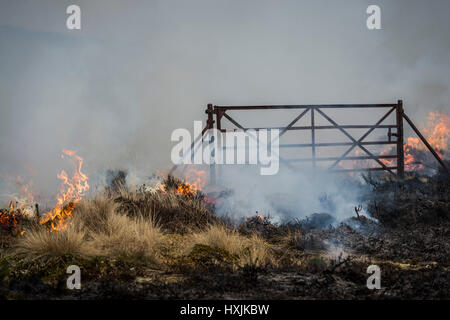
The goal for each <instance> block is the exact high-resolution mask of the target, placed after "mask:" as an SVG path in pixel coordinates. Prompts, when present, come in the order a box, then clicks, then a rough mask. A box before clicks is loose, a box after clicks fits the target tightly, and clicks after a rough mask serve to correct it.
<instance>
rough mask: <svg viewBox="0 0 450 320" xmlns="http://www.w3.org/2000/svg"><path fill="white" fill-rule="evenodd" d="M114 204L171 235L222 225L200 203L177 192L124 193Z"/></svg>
mask: <svg viewBox="0 0 450 320" xmlns="http://www.w3.org/2000/svg"><path fill="white" fill-rule="evenodd" d="M115 201H116V202H117V203H118V204H119V209H120V210H121V211H122V212H125V213H127V215H129V216H131V217H141V216H143V217H145V218H150V219H152V220H153V221H155V222H156V223H158V225H160V226H161V228H162V229H164V230H166V231H169V232H176V233H190V232H196V231H199V230H204V229H205V226H207V225H209V224H212V223H217V222H218V221H219V219H218V218H217V217H216V216H215V215H214V213H213V212H212V211H211V210H209V209H208V208H207V206H206V204H205V202H203V201H202V200H201V199H197V198H195V197H189V196H185V195H180V194H177V193H175V192H174V191H168V192H147V191H145V190H137V191H130V192H121V193H120V195H119V196H117V197H116V198H115Z"/></svg>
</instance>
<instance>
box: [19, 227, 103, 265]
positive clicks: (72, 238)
mask: <svg viewBox="0 0 450 320" xmlns="http://www.w3.org/2000/svg"><path fill="white" fill-rule="evenodd" d="M14 249H15V251H16V253H18V254H20V255H24V256H26V257H27V258H50V257H59V256H66V255H71V256H89V255H92V254H95V249H94V248H93V247H92V246H91V245H90V243H88V242H86V241H85V233H84V232H83V231H82V230H79V228H77V226H74V225H73V224H72V225H69V226H68V227H67V228H66V229H65V230H61V231H58V232H49V231H48V230H47V229H46V228H43V227H40V228H39V227H37V226H36V227H34V228H32V229H30V230H27V231H26V232H25V234H24V235H23V237H21V238H20V239H18V241H17V242H16V243H15V244H14Z"/></svg>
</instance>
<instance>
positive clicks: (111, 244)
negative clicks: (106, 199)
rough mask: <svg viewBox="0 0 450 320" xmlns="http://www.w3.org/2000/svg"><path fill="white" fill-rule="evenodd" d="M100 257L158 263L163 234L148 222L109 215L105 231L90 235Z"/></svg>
mask: <svg viewBox="0 0 450 320" xmlns="http://www.w3.org/2000/svg"><path fill="white" fill-rule="evenodd" d="M92 237H93V244H94V246H95V247H96V248H98V249H99V250H100V252H101V255H106V256H114V257H128V258H134V259H147V260H151V261H154V262H157V261H158V255H159V249H160V247H161V245H162V241H163V234H162V232H161V230H160V229H159V228H158V227H157V226H156V225H155V224H154V223H153V222H152V221H150V220H148V219H144V218H129V217H127V216H125V215H120V214H114V215H111V216H110V217H109V218H108V220H107V221H106V224H105V231H104V232H100V233H95V234H92Z"/></svg>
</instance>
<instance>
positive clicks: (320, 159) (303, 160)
mask: <svg viewBox="0 0 450 320" xmlns="http://www.w3.org/2000/svg"><path fill="white" fill-rule="evenodd" d="M395 158H397V155H387V156H381V155H380V156H355V157H343V158H341V157H327V158H315V160H316V161H336V160H342V161H344V160H370V159H395ZM313 160H314V159H313V158H304V159H286V160H285V161H286V162H310V161H313Z"/></svg>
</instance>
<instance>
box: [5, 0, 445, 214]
mask: <svg viewBox="0 0 450 320" xmlns="http://www.w3.org/2000/svg"><path fill="white" fill-rule="evenodd" d="M378 3H379V5H380V6H381V10H382V28H383V29H382V30H377V31H369V30H367V28H366V25H365V19H366V14H365V11H366V8H367V6H368V5H369V4H371V3H370V1H359V0H352V1H345V3H344V2H342V1H339V2H337V1H330V0H328V1H312V0H311V1H282V2H280V1H256V0H252V1H232V2H231V1H209V0H208V1H206V0H196V1H189V2H186V1H181V0H177V1H156V0H155V1H138V0H136V1H133V2H132V3H130V2H128V1H119V0H114V1H113V0H98V1H77V4H79V5H80V7H81V10H82V30H80V31H73V30H72V31H69V30H67V29H66V28H65V18H66V14H65V8H66V7H67V6H68V5H69V4H72V1H51V0H44V1H18V0H14V1H12V0H4V1H2V2H1V4H0V6H1V9H0V21H1V25H0V69H1V70H2V72H1V73H0V176H1V178H2V179H0V194H2V195H5V194H9V193H11V192H13V191H11V188H12V185H11V184H10V183H8V182H7V180H8V179H9V178H11V177H17V176H19V175H22V176H24V177H25V178H26V177H29V178H30V179H33V181H34V187H35V189H34V191H35V192H40V193H42V194H44V195H50V194H52V193H54V191H55V190H56V189H57V186H58V184H59V181H58V179H57V178H56V175H57V173H58V172H59V171H60V170H61V168H63V167H64V166H65V165H66V164H65V163H64V160H61V159H60V152H61V150H62V148H69V149H73V150H76V151H77V154H79V155H80V156H82V157H83V158H84V159H85V162H84V169H85V172H86V173H87V174H88V175H89V177H90V181H98V183H101V182H102V181H105V173H106V172H107V170H109V169H124V170H127V171H128V172H130V173H131V172H135V173H136V174H135V176H137V175H139V176H150V175H151V174H152V173H153V172H155V171H156V170H159V169H164V168H167V167H168V166H169V165H170V150H171V147H172V145H171V143H170V135H171V132H172V131H173V130H174V129H177V128H190V127H191V126H192V123H193V122H194V120H202V119H204V109H205V106H206V104H207V103H214V104H222V105H228V104H230V105H232V104H240V105H242V104H249V105H251V104H271V103H274V104H298V103H301V104H308V103H385V102H395V101H397V99H400V98H402V99H403V100H404V106H405V109H406V112H407V113H408V115H409V116H410V117H411V118H412V119H413V121H416V120H418V119H423V118H424V117H425V114H426V113H428V111H429V110H432V109H446V110H448V101H449V98H450V96H449V95H450V91H449V90H448V88H449V84H450V74H449V73H448V72H447V70H449V67H450V56H449V52H450V50H449V49H450V38H449V37H448V34H447V33H448V30H449V24H450V22H449V20H448V17H447V13H448V12H449V9H450V8H449V7H450V3H449V2H448V1H445V0H442V1H433V3H432V4H431V3H425V2H422V1H407V0H403V1H395V3H394V2H392V1H378ZM368 117H369V118H370V117H371V116H370V115H367V114H366V115H361V116H355V117H353V118H349V119H347V120H351V121H352V122H358V121H361V120H363V119H367V118H368ZM259 120H261V121H263V122H264V121H265V122H266V123H267V122H271V121H273V120H276V118H273V117H271V116H265V115H261V116H260V118H259ZM407 134H408V132H407ZM130 176H131V174H130ZM282 176H283V178H281V176H280V178H279V179H280V181H279V183H278V185H285V184H288V185H289V184H290V182H289V181H290V177H289V175H286V176H284V175H282ZM249 179H250V178H249ZM281 179H286V182H285V183H282V181H281ZM296 181H301V182H302V183H305V185H301V184H300V183H298V184H294V183H292V186H293V188H294V187H296V188H297V189H300V190H303V191H304V193H303V194H307V193H308V192H311V191H310V190H308V189H309V184H310V182H311V180H310V178H307V177H306V176H305V177H303V178H302V177H300V178H299V180H296ZM93 185H94V184H93ZM273 185H276V184H275V183H274V184H273ZM275 189H276V188H275ZM275 189H274V192H275ZM92 190H95V187H93V188H92ZM320 190H321V188H319V187H317V192H316V194H314V195H310V196H311V199H312V198H314V199H317V197H316V196H317V195H319V194H320V192H319V191H320ZM255 192H256V191H255ZM330 192H331V191H330ZM299 197H300V198H299V199H301V200H299V201H298V203H297V204H296V206H297V207H300V208H303V209H302V210H300V211H301V212H309V211H318V210H322V209H320V207H319V206H318V205H317V204H314V203H312V204H308V200H307V199H308V198H307V197H306V196H305V197H304V198H302V197H303V196H302V195H301V194H300V195H299ZM4 198H6V197H2V199H0V200H3V199H4ZM6 200H7V199H6ZM261 201H265V202H268V201H269V200H268V199H265V198H264V199H261ZM314 201H318V200H314ZM249 210H257V208H256V207H251V208H249Z"/></svg>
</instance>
